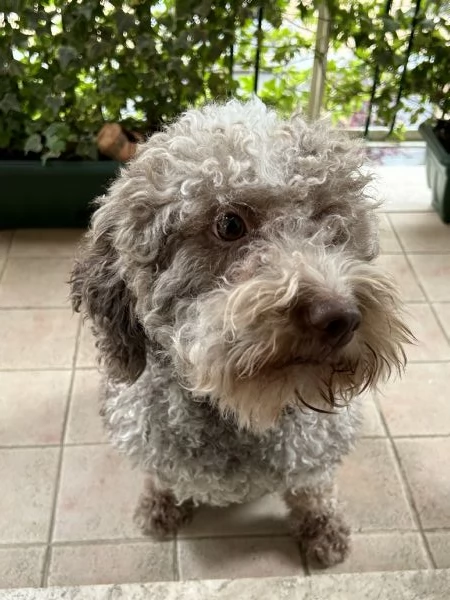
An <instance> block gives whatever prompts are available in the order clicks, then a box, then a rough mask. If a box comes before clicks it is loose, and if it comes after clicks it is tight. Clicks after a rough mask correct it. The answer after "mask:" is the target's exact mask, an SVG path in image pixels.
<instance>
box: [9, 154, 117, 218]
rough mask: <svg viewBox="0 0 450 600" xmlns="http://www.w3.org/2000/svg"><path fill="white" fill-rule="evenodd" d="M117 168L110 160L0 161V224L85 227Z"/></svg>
mask: <svg viewBox="0 0 450 600" xmlns="http://www.w3.org/2000/svg"><path fill="white" fill-rule="evenodd" d="M118 169H119V163H116V162H113V161H98V162H94V161H92V162H88V161H86V162H84V161H81V162H68V161H58V160H55V161H49V162H48V163H47V164H46V165H45V166H44V165H42V163H40V162H38V161H26V160H24V161H12V160H11V161H6V160H5V161H0V228H15V227H24V228H25V227H85V226H86V225H87V224H88V222H89V217H90V215H91V213H92V201H93V200H94V199H95V198H96V197H97V196H100V195H101V194H103V193H104V192H105V190H106V188H107V185H108V183H109V182H110V181H111V180H112V179H113V178H114V176H115V174H116V173H117V172H118Z"/></svg>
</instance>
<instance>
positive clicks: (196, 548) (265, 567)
mask: <svg viewBox="0 0 450 600" xmlns="http://www.w3.org/2000/svg"><path fill="white" fill-rule="evenodd" d="M178 564H179V569H180V577H181V579H222V578H223V579H227V578H230V579H238V578H243V577H274V576H277V577H283V576H288V575H302V574H303V569H302V560H301V557H300V553H299V550H298V547H297V544H296V543H295V542H294V540H293V539H291V538H276V537H271V538H261V537H260V538H258V537H256V538H241V539H236V538H217V539H205V540H182V541H179V542H178Z"/></svg>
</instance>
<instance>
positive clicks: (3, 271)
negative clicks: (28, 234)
mask: <svg viewBox="0 0 450 600" xmlns="http://www.w3.org/2000/svg"><path fill="white" fill-rule="evenodd" d="M14 234H15V231H13V233H12V235H11V237H10V238H9V241H8V246H7V247H6V252H5V262H4V263H3V266H2V268H1V269H0V283H1V282H2V279H3V275H4V273H5V271H6V265H7V264H8V260H9V255H10V253H11V247H12V243H13V238H14Z"/></svg>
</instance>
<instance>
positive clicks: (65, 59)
mask: <svg viewBox="0 0 450 600" xmlns="http://www.w3.org/2000/svg"><path fill="white" fill-rule="evenodd" d="M76 58H78V52H77V51H76V50H75V48H73V47H72V46H60V47H59V48H58V61H59V64H60V65H61V68H62V69H65V68H66V67H67V66H68V65H69V63H71V62H72V61H73V60H75V59H76Z"/></svg>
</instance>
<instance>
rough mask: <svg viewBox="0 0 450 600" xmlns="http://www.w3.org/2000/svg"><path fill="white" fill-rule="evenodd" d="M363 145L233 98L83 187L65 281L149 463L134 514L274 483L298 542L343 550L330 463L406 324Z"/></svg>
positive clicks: (404, 337)
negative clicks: (86, 224) (93, 191)
mask: <svg viewBox="0 0 450 600" xmlns="http://www.w3.org/2000/svg"><path fill="white" fill-rule="evenodd" d="M362 160H363V152H362V149H361V147H360V145H359V144H358V143H356V142H354V141H351V140H349V139H347V138H346V137H345V136H343V134H342V133H339V132H338V131H335V130H333V129H332V128H330V126H329V125H328V124H327V123H326V122H323V121H319V122H315V123H311V124H308V123H307V122H305V120H304V119H303V118H302V117H301V116H300V115H293V116H292V117H291V118H290V119H287V120H284V119H281V118H279V117H278V116H277V114H276V113H275V112H274V111H272V110H269V109H267V108H266V107H265V106H264V104H263V103H262V102H260V101H259V100H256V99H255V100H252V101H250V102H247V103H241V102H238V101H235V100H232V101H230V102H228V103H226V104H223V105H221V104H215V103H213V104H210V105H207V106H205V107H203V108H201V109H192V110H188V111H187V112H186V113H184V114H183V115H182V116H181V117H180V118H179V119H178V120H177V121H175V122H174V123H172V124H171V125H169V126H168V127H166V128H165V129H164V131H162V132H160V133H157V134H155V135H153V136H152V137H150V138H149V139H148V140H147V141H145V142H144V143H142V144H140V146H139V148H138V151H137V154H136V156H135V158H134V159H132V160H131V162H129V163H128V164H127V165H126V166H124V167H123V168H122V169H121V172H120V175H119V176H118V178H117V179H116V181H115V182H114V183H112V185H111V186H110V188H109V190H108V192H107V194H106V195H105V196H103V197H101V198H100V199H99V200H98V207H97V210H96V212H95V214H94V216H93V219H92V223H91V227H90V229H89V231H88V233H87V235H86V237H85V239H84V241H83V243H82V246H81V248H80V253H79V257H78V259H77V261H76V263H75V267H74V270H73V273H72V280H71V286H72V300H73V305H74V307H75V309H76V310H81V311H83V312H84V313H85V315H86V316H87V317H89V319H90V320H91V322H92V327H93V331H94V334H95V336H96V340H97V348H98V353H99V358H100V361H101V364H102V371H103V375H104V386H103V393H102V399H101V402H102V408H101V413H102V416H103V419H104V422H105V425H106V427H107V429H108V431H109V434H110V437H111V440H112V442H113V443H114V444H115V445H116V446H117V447H118V448H119V450H120V451H122V452H123V453H125V454H127V455H128V456H129V457H130V458H131V460H132V461H133V462H134V463H135V464H137V465H139V466H140V467H141V468H142V469H143V470H144V471H145V473H146V474H147V476H148V478H147V484H146V490H145V492H144V494H143V495H142V497H141V500H140V503H139V506H138V509H137V511H136V519H137V522H138V523H139V524H140V525H141V527H142V528H143V529H144V530H145V531H146V532H153V533H158V534H167V533H173V532H175V531H176V530H177V528H178V527H179V526H180V525H181V524H183V523H184V522H186V521H187V520H188V519H189V518H190V517H191V515H192V511H193V508H194V507H195V506H196V505H198V504H210V505H218V506H224V505H227V504H230V503H235V502H245V501H247V500H251V499H254V498H257V497H260V496H262V495H264V494H266V493H271V492H279V493H280V494H281V495H283V497H284V499H285V501H286V503H287V505H288V507H289V509H290V518H291V528H292V532H293V535H294V536H295V537H296V538H297V539H298V540H299V542H300V544H301V546H302V548H303V549H304V551H305V552H306V553H307V555H308V556H309V558H310V559H313V560H315V561H316V562H319V563H321V564H322V565H332V564H335V563H337V562H339V561H342V560H343V559H344V558H345V557H346V555H347V553H348V548H349V539H348V538H349V530H348V527H347V526H346V525H345V522H344V521H343V520H342V518H341V517H340V515H339V514H338V513H337V511H336V500H335V496H334V489H333V488H334V486H333V479H334V472H335V469H336V467H337V465H338V464H339V463H340V461H341V460H342V458H343V457H344V455H346V454H347V453H348V452H349V451H350V450H351V448H352V446H353V443H354V440H355V437H356V434H357V428H358V424H359V421H360V416H359V415H360V407H361V402H363V401H364V400H363V399H361V395H362V394H363V392H364V391H365V390H368V389H372V388H374V387H375V386H376V385H377V383H378V382H379V381H380V380H382V379H385V378H387V377H389V375H390V374H391V373H392V372H397V371H401V369H402V368H403V366H404V362H405V354H404V351H403V348H402V345H403V344H404V343H407V342H409V341H411V339H412V335H411V333H410V332H409V330H408V328H407V327H406V325H405V323H404V320H403V317H402V312H401V303H400V300H399V297H398V294H397V291H396V289H395V286H394V284H393V283H392V281H391V280H390V279H389V277H387V276H386V274H385V273H384V272H383V271H382V270H381V269H380V268H379V267H378V266H376V265H374V264H373V259H374V258H375V257H376V256H377V253H378V233H377V219H376V212H375V209H376V208H377V203H376V202H375V201H374V200H373V199H372V198H371V197H370V193H369V192H368V187H367V185H368V183H369V182H370V177H369V176H368V175H367V174H365V173H364V172H362V171H361V164H362ZM358 397H359V398H358Z"/></svg>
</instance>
